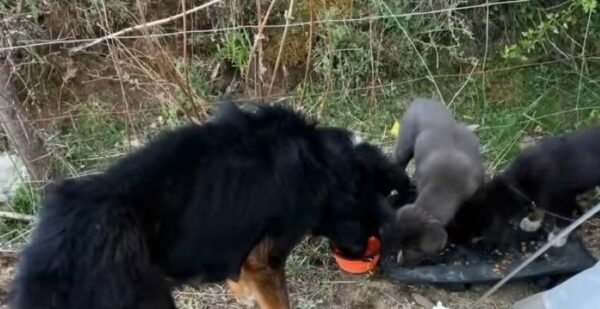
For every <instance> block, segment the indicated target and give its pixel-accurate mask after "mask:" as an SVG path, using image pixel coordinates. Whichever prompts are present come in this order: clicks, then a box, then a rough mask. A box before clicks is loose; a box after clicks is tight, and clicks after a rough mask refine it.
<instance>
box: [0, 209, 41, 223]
mask: <svg viewBox="0 0 600 309" xmlns="http://www.w3.org/2000/svg"><path fill="white" fill-rule="evenodd" d="M0 218H4V219H12V220H17V221H25V222H33V221H34V220H35V216H32V215H24V214H20V213H16V212H10V211H0Z"/></svg>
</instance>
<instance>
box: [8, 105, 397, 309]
mask: <svg viewBox="0 0 600 309" xmlns="http://www.w3.org/2000/svg"><path fill="white" fill-rule="evenodd" d="M407 187H408V179H407V178H406V176H405V175H404V174H403V172H401V171H400V170H398V169H394V168H393V165H392V164H391V163H389V162H387V161H386V159H385V157H384V156H383V155H382V154H381V153H380V152H379V150H378V149H377V148H375V147H373V146H370V145H368V144H365V143H361V144H359V145H357V144H356V143H353V136H352V134H351V133H350V132H348V131H345V130H342V129H336V128H320V127H317V126H316V125H315V124H313V123H310V122H308V121H306V120H305V119H304V118H303V117H301V116H299V115H298V114H296V113H294V112H292V111H290V110H288V109H285V108H282V107H273V106H254V110H253V111H251V112H249V111H244V110H242V109H240V108H238V107H237V105H235V104H233V103H224V104H222V106H221V109H220V111H219V112H218V113H217V114H216V116H215V117H214V118H213V119H212V120H211V121H209V122H207V123H205V124H204V125H189V126H186V127H183V128H180V129H177V130H174V131H172V132H168V133H165V134H163V135H162V136H161V137H159V138H157V139H156V140H155V141H153V142H152V143H150V144H149V145H147V146H146V147H144V148H142V149H140V150H139V151H137V152H135V153H132V154H131V155H128V156H127V157H125V158H124V159H122V160H120V162H118V163H116V164H115V165H113V166H112V167H110V168H108V170H106V171H105V172H104V173H102V174H99V175H95V176H89V177H85V178H80V179H77V180H66V181H64V182H62V183H60V184H58V185H56V187H55V188H53V189H52V190H50V192H49V193H48V195H47V196H46V197H45V200H44V202H43V208H42V210H41V213H40V220H39V225H38V226H37V228H36V229H35V231H34V233H33V237H32V240H31V242H30V243H29V245H28V246H27V247H26V248H25V250H24V251H23V252H22V255H21V257H20V263H19V267H18V272H17V278H16V280H15V282H14V287H13V289H12V291H11V295H10V303H11V305H12V307H13V308H16V309H25V308H27V309H35V308H60V309H69V308H77V309H81V308H85V309H95V308H103V309H104V308H106V309H108V308H111V309H118V308H123V309H124V308H128V309H131V308H156V309H158V308H161V309H162V308H175V305H174V301H173V299H172V297H171V293H170V291H171V287H172V285H173V284H176V283H182V282H186V281H188V280H192V279H193V280H198V279H199V280H202V281H204V282H215V281H222V280H226V279H231V281H230V282H229V283H230V287H231V288H232V290H233V292H234V294H235V296H236V298H237V299H238V300H239V301H242V302H247V301H256V302H258V304H259V305H260V306H261V307H262V308H288V306H289V304H288V302H289V301H288V295H287V291H286V284H285V274H284V265H285V261H286V258H287V256H288V254H289V253H290V251H291V249H292V248H293V247H294V246H295V245H296V244H297V243H298V242H299V241H300V240H301V239H302V238H303V236H305V235H306V234H309V233H312V234H314V235H323V236H325V237H327V238H329V239H330V240H331V242H332V243H333V244H334V245H336V246H339V247H340V248H341V249H342V251H344V253H346V254H347V255H358V254H361V253H362V252H363V251H364V249H365V246H366V243H367V239H368V237H369V236H370V235H373V234H375V233H377V230H378V227H379V225H380V222H379V221H380V220H381V213H382V211H383V210H382V208H383V207H385V204H384V199H383V197H384V196H385V195H387V194H388V193H389V190H391V189H396V190H403V189H404V188H407Z"/></svg>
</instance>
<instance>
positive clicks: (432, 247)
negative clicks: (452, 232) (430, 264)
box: [421, 223, 448, 255]
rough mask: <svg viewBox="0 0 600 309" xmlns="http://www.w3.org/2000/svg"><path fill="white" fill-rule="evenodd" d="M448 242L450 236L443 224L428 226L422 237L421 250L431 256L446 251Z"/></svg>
mask: <svg viewBox="0 0 600 309" xmlns="http://www.w3.org/2000/svg"><path fill="white" fill-rule="evenodd" d="M447 241H448V234H447V233H446V229H444V226H443V225H442V224H441V223H434V224H430V225H428V226H427V227H426V228H425V229H424V233H423V236H422V237H421V250H423V251H424V252H425V253H426V254H428V255H431V254H434V253H436V252H437V251H440V250H442V249H444V247H445V246H446V242H447Z"/></svg>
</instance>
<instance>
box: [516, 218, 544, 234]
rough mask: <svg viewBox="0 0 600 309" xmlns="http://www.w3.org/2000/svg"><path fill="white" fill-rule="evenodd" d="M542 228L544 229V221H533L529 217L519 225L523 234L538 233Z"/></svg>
mask: <svg viewBox="0 0 600 309" xmlns="http://www.w3.org/2000/svg"><path fill="white" fill-rule="evenodd" d="M540 227H542V220H539V221H531V220H530V219H529V217H525V218H523V220H521V223H519V228H521V230H522V231H523V232H536V231H537V230H539V229H540Z"/></svg>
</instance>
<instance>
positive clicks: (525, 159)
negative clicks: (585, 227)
mask: <svg viewBox="0 0 600 309" xmlns="http://www.w3.org/2000/svg"><path fill="white" fill-rule="evenodd" d="M599 171H600V126H596V127H593V128H588V129H583V130H579V131H575V132H572V133H569V134H565V135H561V136H555V137H547V138H544V139H543V140H542V141H541V142H540V143H539V144H537V145H535V146H532V147H530V148H528V149H526V150H524V151H523V153H522V154H521V155H519V157H518V158H517V159H516V160H515V161H514V162H513V163H512V165H511V166H510V167H508V169H506V170H505V171H504V172H503V173H502V174H501V175H499V176H497V177H495V178H494V179H493V180H492V181H491V182H490V183H488V184H487V185H486V186H485V190H484V194H485V197H484V199H483V203H484V204H485V207H489V208H490V209H493V210H494V212H495V216H494V217H493V220H494V221H493V222H491V224H490V222H488V224H489V226H490V228H492V231H491V232H488V235H490V236H491V237H494V235H496V236H497V235H502V233H501V229H502V227H503V226H506V223H507V222H508V220H509V218H510V216H511V215H515V214H517V213H518V212H519V210H523V209H525V208H529V207H531V206H533V207H534V210H533V211H532V212H531V213H530V214H529V216H527V217H525V218H523V219H522V220H521V223H520V228H521V229H522V230H523V231H527V232H533V231H537V230H538V229H539V228H540V227H541V226H542V220H543V218H544V213H545V212H546V211H547V212H548V214H549V215H551V217H552V218H553V219H554V223H555V226H554V228H553V230H552V231H551V232H550V233H549V235H548V239H549V240H550V239H553V238H554V237H556V235H557V234H558V233H559V232H560V231H561V230H562V229H563V228H564V227H566V226H567V225H568V224H569V223H570V218H572V216H573V213H574V212H575V211H576V210H577V209H578V206H577V203H576V198H577V195H579V194H582V193H585V192H586V191H589V190H591V189H594V188H595V187H596V186H598V185H600V172H599ZM479 203H481V202H479ZM488 220H489V219H488ZM566 241H567V238H563V239H560V240H558V242H557V243H555V246H556V247H561V246H563V245H564V244H565V243H566Z"/></svg>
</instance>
